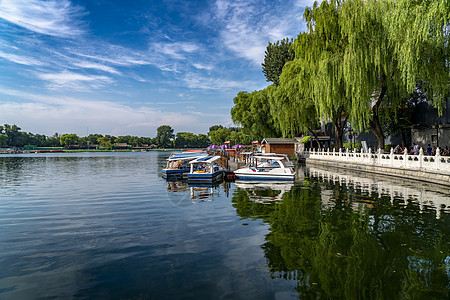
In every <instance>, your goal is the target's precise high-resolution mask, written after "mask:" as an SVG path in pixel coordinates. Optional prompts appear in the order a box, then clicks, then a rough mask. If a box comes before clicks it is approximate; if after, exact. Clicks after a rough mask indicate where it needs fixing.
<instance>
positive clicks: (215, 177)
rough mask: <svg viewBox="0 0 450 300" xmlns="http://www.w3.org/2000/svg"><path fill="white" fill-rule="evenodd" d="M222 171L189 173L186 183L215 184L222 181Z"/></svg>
mask: <svg viewBox="0 0 450 300" xmlns="http://www.w3.org/2000/svg"><path fill="white" fill-rule="evenodd" d="M222 176H223V171H217V172H214V173H212V174H211V173H189V174H188V182H215V181H219V180H221V179H222Z"/></svg>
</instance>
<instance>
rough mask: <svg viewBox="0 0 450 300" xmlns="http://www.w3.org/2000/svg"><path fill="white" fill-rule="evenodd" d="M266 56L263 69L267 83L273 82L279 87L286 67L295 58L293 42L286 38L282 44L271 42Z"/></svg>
mask: <svg viewBox="0 0 450 300" xmlns="http://www.w3.org/2000/svg"><path fill="white" fill-rule="evenodd" d="M265 54H266V55H265V57H264V63H262V69H263V73H264V76H266V81H271V82H273V83H274V84H275V86H278V84H279V78H280V75H281V72H282V70H283V67H284V65H285V64H286V62H288V61H291V60H293V59H294V58H295V52H294V48H293V40H292V39H291V40H289V39H288V38H285V39H283V40H281V42H280V41H277V42H276V43H271V42H269V45H268V46H267V48H266V52H265Z"/></svg>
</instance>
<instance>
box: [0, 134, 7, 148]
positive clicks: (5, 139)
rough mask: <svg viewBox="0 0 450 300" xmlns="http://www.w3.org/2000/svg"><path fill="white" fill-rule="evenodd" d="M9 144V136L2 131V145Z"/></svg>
mask: <svg viewBox="0 0 450 300" xmlns="http://www.w3.org/2000/svg"><path fill="white" fill-rule="evenodd" d="M7 144H8V136H7V135H6V134H3V133H0V147H4V146H6V145H7Z"/></svg>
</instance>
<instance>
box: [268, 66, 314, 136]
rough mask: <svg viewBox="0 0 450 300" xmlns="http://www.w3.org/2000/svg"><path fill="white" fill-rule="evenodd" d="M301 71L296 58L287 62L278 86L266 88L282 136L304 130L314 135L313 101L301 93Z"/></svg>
mask: <svg viewBox="0 0 450 300" xmlns="http://www.w3.org/2000/svg"><path fill="white" fill-rule="evenodd" d="M301 73H302V63H299V61H298V60H295V61H290V62H287V63H286V65H285V66H284V68H283V72H282V74H281V76H280V81H279V86H277V87H275V86H271V87H269V88H268V89H269V93H270V95H271V97H270V106H271V108H272V112H273V118H274V119H275V121H276V122H277V124H279V126H280V130H281V132H282V135H283V136H298V135H299V134H300V133H306V132H309V133H310V134H311V135H314V136H315V135H316V133H315V129H316V128H317V127H318V125H319V122H318V118H317V114H316V108H315V106H314V102H313V101H312V99H310V98H307V97H305V95H304V93H303V91H304V89H303V85H302V82H301V80H300V79H299V78H298V75H299V74H301ZM316 138H317V136H316Z"/></svg>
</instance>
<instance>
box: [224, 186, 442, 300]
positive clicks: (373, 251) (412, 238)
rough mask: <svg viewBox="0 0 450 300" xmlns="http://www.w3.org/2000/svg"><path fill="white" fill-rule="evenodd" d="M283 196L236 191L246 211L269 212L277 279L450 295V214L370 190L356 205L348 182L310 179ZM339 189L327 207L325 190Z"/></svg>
mask: <svg viewBox="0 0 450 300" xmlns="http://www.w3.org/2000/svg"><path fill="white" fill-rule="evenodd" d="M307 183H308V184H309V187H308V188H305V186H298V187H297V188H294V189H293V190H292V191H291V192H288V193H286V194H285V195H284V200H283V202H281V203H278V204H274V205H262V204H257V203H253V202H252V201H250V200H249V199H248V197H247V196H246V194H245V193H243V191H236V192H235V194H234V195H233V203H234V207H235V208H236V211H237V213H238V215H239V216H241V217H243V218H252V219H263V220H264V221H265V222H267V223H268V224H269V225H270V233H269V234H268V235H267V237H266V243H265V244H264V245H263V246H262V247H263V249H264V252H265V256H266V258H267V263H268V267H269V269H270V271H271V273H272V277H273V278H283V279H286V280H295V281H296V282H297V287H296V290H297V291H298V293H299V295H300V296H301V297H318V296H321V297H323V296H325V297H339V298H346V299H359V298H377V299H386V298H387V299H392V298H394V297H395V298H407V299H410V298H413V299H417V298H427V299H431V298H441V299H443V298H445V297H448V296H449V285H448V282H449V276H450V257H449V253H450V241H449V234H450V232H449V228H450V226H449V223H450V218H449V215H448V214H443V215H442V216H441V218H440V219H436V218H435V213H434V212H433V211H422V212H420V207H419V204H417V203H415V202H413V201H408V199H403V200H404V201H405V203H407V204H406V206H405V204H404V203H403V201H401V199H399V201H396V202H394V204H392V203H391V202H390V198H388V197H381V198H379V196H378V195H370V196H369V197H370V198H372V201H371V204H372V205H370V206H363V205H361V206H360V207H361V208H362V209H359V210H354V206H355V205H354V203H353V201H354V200H356V199H357V197H358V195H355V193H354V191H353V190H352V189H350V188H347V187H346V186H340V185H334V184H329V183H324V182H318V181H317V180H316V179H311V180H310V181H309V182H307ZM324 189H327V190H331V191H332V195H333V197H332V200H331V201H333V203H334V206H333V207H324V206H323V205H322V200H321V192H322V190H324Z"/></svg>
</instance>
